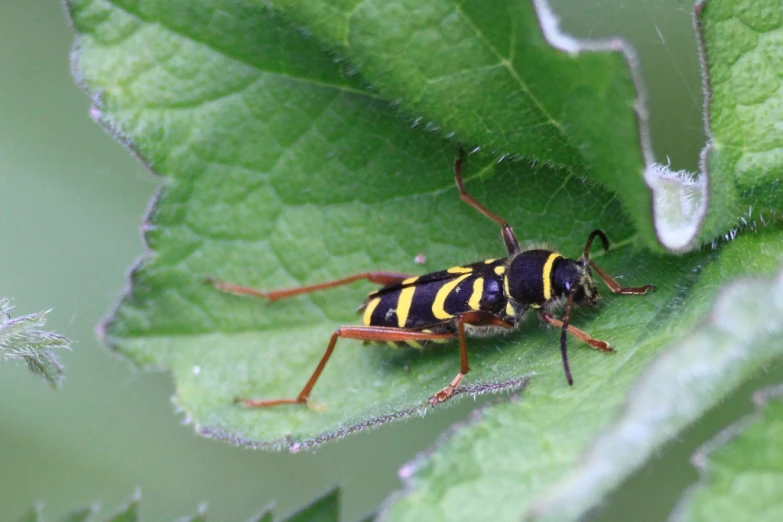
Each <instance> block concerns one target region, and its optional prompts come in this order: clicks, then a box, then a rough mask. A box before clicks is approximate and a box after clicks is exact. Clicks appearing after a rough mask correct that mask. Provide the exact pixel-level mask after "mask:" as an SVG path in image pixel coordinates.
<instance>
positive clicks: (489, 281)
mask: <svg viewBox="0 0 783 522" xmlns="http://www.w3.org/2000/svg"><path fill="white" fill-rule="evenodd" d="M506 262H507V259H490V260H487V261H480V262H478V263H473V264H470V265H464V266H457V267H452V268H449V269H447V270H443V271H440V272H433V273H431V274H426V275H423V276H420V277H411V278H408V279H405V280H404V281H402V282H400V283H394V284H391V285H388V286H385V287H383V288H381V289H380V290H378V291H376V292H373V293H371V294H370V295H369V296H368V298H367V301H366V303H365V306H364V310H363V316H362V322H363V323H364V325H365V326H384V327H395V328H406V329H413V330H422V329H431V330H432V331H434V332H443V333H446V332H451V333H456V331H457V326H456V321H455V318H456V317H457V316H458V315H459V314H462V313H466V312H471V311H484V312H489V313H491V314H492V315H496V316H500V317H501V318H503V319H504V320H507V318H506V317H505V313H504V310H505V309H506V304H507V299H506V296H505V293H504V290H503V281H504V277H505V272H506V267H505V265H506ZM416 344H418V343H416Z"/></svg>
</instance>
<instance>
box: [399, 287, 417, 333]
mask: <svg viewBox="0 0 783 522" xmlns="http://www.w3.org/2000/svg"><path fill="white" fill-rule="evenodd" d="M415 291H416V287H415V286H406V287H404V288H403V289H402V290H401V291H400V299H399V300H398V301H397V326H399V327H400V328H405V323H406V322H407V321H408V312H410V311H411V304H412V303H413V293H414V292H415Z"/></svg>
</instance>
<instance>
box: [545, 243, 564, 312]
mask: <svg viewBox="0 0 783 522" xmlns="http://www.w3.org/2000/svg"><path fill="white" fill-rule="evenodd" d="M559 257H563V256H561V255H560V254H549V258H548V259H547V260H546V263H544V272H543V273H542V274H541V277H542V278H543V280H544V299H545V300H546V301H549V300H550V299H552V265H554V264H555V261H556V260H557V258H559Z"/></svg>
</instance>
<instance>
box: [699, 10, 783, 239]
mask: <svg viewBox="0 0 783 522" xmlns="http://www.w3.org/2000/svg"><path fill="white" fill-rule="evenodd" d="M696 22H697V29H699V32H698V35H699V37H700V40H701V46H702V49H703V61H704V62H705V64H706V69H707V71H706V73H707V78H706V79H705V93H706V96H707V100H706V103H707V117H708V133H709V135H710V141H709V142H708V144H707V147H705V149H704V151H703V152H702V168H703V169H705V170H706V171H707V172H709V179H710V181H709V184H710V186H711V190H710V198H711V200H710V203H709V210H708V214H707V218H706V220H707V221H706V225H705V228H704V230H703V231H702V238H703V239H708V238H710V237H712V236H714V235H715V234H718V233H720V232H722V231H724V230H725V226H726V223H727V219H728V218H730V217H734V216H743V215H744V217H743V218H742V221H744V222H747V221H750V220H758V221H764V220H766V219H770V218H771V217H774V216H776V215H777V214H778V213H779V209H780V208H781V205H782V203H783V185H781V183H780V172H781V170H783V133H781V132H780V127H779V125H780V121H781V120H783V59H781V52H780V49H781V46H782V45H783V9H781V6H780V2H779V1H778V0H710V1H709V2H701V3H700V5H699V7H698V9H697V16H696Z"/></svg>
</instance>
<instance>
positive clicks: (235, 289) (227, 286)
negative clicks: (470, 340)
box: [206, 272, 413, 301]
mask: <svg viewBox="0 0 783 522" xmlns="http://www.w3.org/2000/svg"><path fill="white" fill-rule="evenodd" d="M409 277H413V276H412V275H410V274H398V273H395V272H362V273H361V274H355V275H352V276H350V277H344V278H342V279H335V280H334V281H326V282H325V283H318V284H315V285H308V286H299V287H297V288H288V289H284V290H272V291H266V290H256V289H255V288H249V287H246V286H240V285H235V284H232V283H227V282H225V281H220V280H219V279H214V278H212V277H207V278H206V282H207V283H209V284H211V285H212V286H214V287H215V288H217V289H218V290H220V291H222V292H228V293H230V294H234V295H251V296H254V297H262V298H264V299H268V300H270V301H277V300H278V299H283V298H286V297H293V296H295V295H301V294H309V293H310V292H316V291H318V290H326V289H327V288H334V287H336V286H342V285H347V284H348V283H353V282H354V281H359V280H361V279H366V280H368V281H370V282H371V283H377V284H379V285H383V286H386V285H391V284H393V283H400V282H402V281H404V280H405V279H408V278H409Z"/></svg>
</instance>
